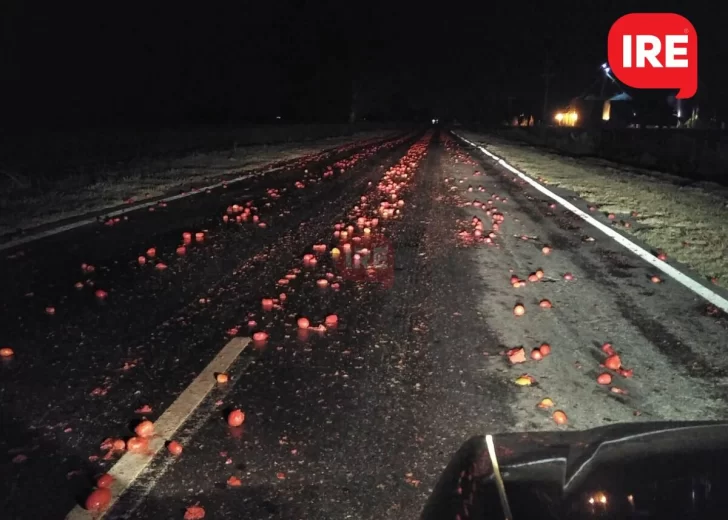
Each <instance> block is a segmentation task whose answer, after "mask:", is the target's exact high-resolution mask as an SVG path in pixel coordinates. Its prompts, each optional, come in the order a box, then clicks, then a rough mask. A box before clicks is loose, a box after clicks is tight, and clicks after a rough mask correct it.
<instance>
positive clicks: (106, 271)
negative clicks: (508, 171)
mask: <svg viewBox="0 0 728 520" xmlns="http://www.w3.org/2000/svg"><path fill="white" fill-rule="evenodd" d="M402 146H406V142H397V141H390V142H387V143H386V146H375V147H373V148H369V149H368V151H365V152H366V153H363V152H362V151H361V150H352V151H347V152H343V153H341V154H338V155H334V156H330V157H326V158H325V159H324V161H322V162H314V163H311V164H308V165H302V168H304V169H308V173H305V172H304V171H302V169H298V170H291V171H288V172H284V173H282V174H276V175H275V176H270V177H262V178H260V179H256V180H255V181H254V182H252V183H251V184H250V185H248V186H239V187H236V188H235V189H232V188H228V190H222V191H221V192H213V193H212V194H209V195H201V196H200V197H197V198H189V199H184V200H181V201H176V203H172V204H169V205H168V206H167V207H159V208H157V210H156V211H154V212H144V211H142V212H140V213H137V214H134V215H133V216H130V220H129V221H126V222H121V223H119V224H118V226H114V227H106V226H101V225H99V227H91V228H84V229H80V230H77V231H76V232H72V233H68V234H64V235H59V236H57V237H52V238H49V239H47V240H44V241H42V242H37V243H35V244H33V245H32V247H29V248H27V249H22V250H20V251H17V250H16V251H11V252H10V253H9V254H8V256H6V257H4V258H3V272H4V274H5V275H7V277H6V278H5V290H4V291H3V292H2V294H0V305H1V306H2V315H3V331H2V334H3V337H2V343H3V346H5V345H8V346H11V345H12V347H13V349H14V350H15V356H14V357H13V358H12V359H7V360H3V361H4V362H3V363H2V364H1V365H0V370H2V377H1V381H2V383H1V385H0V391H1V392H2V416H3V417H2V418H3V420H2V433H3V434H2V435H1V436H0V438H1V439H2V442H1V445H2V446H1V447H2V449H0V452H1V453H3V454H4V459H3V465H2V476H3V478H2V479H0V480H2V482H3V486H4V489H3V492H0V496H2V497H3V500H6V501H8V505H9V504H12V505H15V506H18V505H20V506H21V507H20V509H18V510H17V511H18V512H17V514H16V516H11V517H13V518H27V517H28V515H29V514H31V513H32V514H31V516H32V515H36V516H38V517H51V516H53V515H54V514H55V515H56V516H59V517H60V516H62V515H63V514H65V512H66V511H68V510H69V509H70V508H71V507H72V506H73V504H74V503H75V502H76V501H77V500H79V499H80V498H82V497H84V496H85V495H86V494H87V493H88V490H89V488H90V485H91V483H92V480H91V478H92V477H93V476H94V475H96V474H97V473H99V472H100V471H101V470H102V468H104V467H108V466H109V465H110V464H111V462H113V460H108V461H104V460H103V456H104V453H105V452H104V451H100V450H99V446H100V444H101V443H102V441H103V440H104V439H106V438H107V437H124V436H126V435H127V434H128V432H129V431H130V429H129V426H130V422H133V421H134V420H135V418H138V417H141V416H140V415H138V414H136V417H135V414H134V410H136V409H139V408H141V407H142V406H143V405H145V404H146V405H149V406H151V407H152V409H153V411H154V412H153V415H152V416H154V417H156V416H157V415H158V414H159V413H161V412H162V411H163V410H164V409H165V408H166V407H167V406H168V405H169V404H170V403H171V402H172V401H173V400H174V399H175V398H176V397H177V396H178V395H179V394H180V393H181V392H182V390H183V389H184V388H185V387H186V386H187V385H188V384H189V382H190V381H192V379H193V378H194V376H195V374H196V373H197V372H199V371H200V370H201V369H202V368H203V367H204V366H205V365H206V364H207V363H208V362H209V360H210V359H211V358H212V356H214V354H215V353H216V352H217V351H218V350H219V349H220V348H221V347H222V345H224V344H225V342H226V336H227V334H226V331H227V330H228V329H230V328H232V327H233V326H241V330H242V332H243V333H247V331H248V328H247V321H248V320H247V317H246V316H245V314H244V313H243V312H241V310H240V307H239V306H237V304H236V303H239V302H241V301H244V300H245V299H246V298H256V299H257V298H258V293H259V290H260V289H259V288H258V287H259V284H260V283H262V281H263V280H268V279H269V278H270V276H271V273H272V271H269V270H271V269H272V265H271V264H272V263H274V262H271V259H274V261H277V260H281V261H285V260H286V259H290V258H292V257H293V256H292V255H294V254H295V251H296V250H297V249H298V248H302V247H303V246H304V244H306V243H307V242H308V241H309V240H310V238H309V236H310V235H311V234H315V233H316V232H317V226H322V225H324V224H325V223H326V220H325V219H324V220H321V217H324V216H327V215H329V217H328V218H334V217H335V215H337V214H338V212H339V211H340V209H339V208H340V207H341V205H342V204H343V202H344V201H348V200H352V201H353V200H355V199H356V197H357V190H360V189H363V187H365V186H366V184H367V183H368V182H369V181H370V178H372V179H374V178H376V176H377V174H378V172H379V169H380V168H382V167H383V166H385V165H387V164H388V162H389V161H392V160H396V159H397V158H398V157H399V156H401V153H402V152H401V150H399V148H400V147H402ZM356 154H358V155H356ZM353 157H356V158H357V160H358V162H357V163H356V164H353V163H351V164H346V163H339V161H341V160H349V159H350V158H353ZM336 164H338V166H337V168H344V170H345V171H344V172H343V173H341V172H337V173H336V174H334V175H331V176H327V177H323V173H324V172H325V171H327V169H328V168H329V167H332V168H333V166H334V165H336ZM332 171H333V170H332ZM300 180H303V181H304V182H306V184H307V185H306V187H305V188H303V189H297V188H295V185H294V183H295V182H296V181H300ZM272 188H275V189H278V190H279V192H280V194H281V197H280V198H279V199H273V198H272V197H271V196H270V194H269V192H268V190H269V189H272ZM248 200H249V201H253V202H255V203H256V205H259V206H260V210H259V214H260V218H261V219H262V220H266V221H267V223H268V225H269V227H268V228H266V229H260V228H257V227H256V225H255V224H253V223H252V222H248V223H246V224H243V225H237V224H231V223H228V224H224V223H223V222H222V216H223V215H224V214H225V212H226V208H227V207H229V206H230V205H231V204H233V203H239V204H245V201H248ZM267 204H270V206H269V207H268V206H267ZM203 229H205V230H207V233H206V236H205V241H203V242H202V243H197V242H195V241H194V238H193V243H192V244H190V245H188V247H187V251H186V254H185V255H184V256H178V255H176V254H175V250H176V248H177V247H178V246H179V245H180V244H181V243H182V233H183V232H184V231H192V232H196V231H200V230H203ZM150 247H155V248H156V250H157V254H156V258H155V259H151V258H149V259H148V262H147V264H146V265H144V266H140V265H138V263H137V257H138V256H139V255H145V252H146V251H147V249H148V248H150ZM155 261H162V262H164V263H166V264H167V265H168V266H169V267H168V269H166V270H164V271H159V270H157V269H155V267H154V265H153V264H154V262H155ZM82 263H87V264H88V265H92V266H94V268H95V269H94V272H93V273H88V272H83V271H82V269H81V264H82ZM78 281H81V282H82V283H83V284H84V286H83V287H82V288H81V289H79V290H76V289H75V288H74V284H75V283H76V282H78ZM97 289H103V290H105V291H107V293H108V298H106V299H105V300H103V301H102V300H99V299H98V298H96V297H95V294H94V293H95V291H96V290H97ZM51 305H52V306H53V307H54V308H55V314H54V315H48V314H46V312H45V309H46V307H47V306H51ZM18 457H20V458H24V461H23V462H22V463H13V462H12V460H14V459H15V460H18V459H17V458H18ZM89 457H91V460H90V459H89ZM95 457H98V459H95ZM38 486H47V487H52V488H53V489H55V490H57V493H54V494H53V495H52V496H51V497H50V499H49V500H47V501H44V502H43V503H34V502H32V501H31V502H28V501H25V504H24V506H25V507H31V511H28V510H25V509H23V507H22V506H23V500H22V497H23V496H24V494H27V493H30V492H32V489H33V488H36V487H38ZM12 511H15V510H12Z"/></svg>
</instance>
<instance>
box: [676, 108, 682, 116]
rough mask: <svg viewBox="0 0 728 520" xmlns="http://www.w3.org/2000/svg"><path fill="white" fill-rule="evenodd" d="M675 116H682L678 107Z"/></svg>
mask: <svg viewBox="0 0 728 520" xmlns="http://www.w3.org/2000/svg"><path fill="white" fill-rule="evenodd" d="M677 117H682V111H681V110H680V109H678V110H677Z"/></svg>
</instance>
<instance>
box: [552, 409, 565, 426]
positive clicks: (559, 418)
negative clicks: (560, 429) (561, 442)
mask: <svg viewBox="0 0 728 520" xmlns="http://www.w3.org/2000/svg"><path fill="white" fill-rule="evenodd" d="M553 419H554V422H555V423H556V424H559V425H564V424H566V422H567V420H568V419H567V417H566V414H565V413H564V412H563V411H561V410H556V411H555V412H554V414H553Z"/></svg>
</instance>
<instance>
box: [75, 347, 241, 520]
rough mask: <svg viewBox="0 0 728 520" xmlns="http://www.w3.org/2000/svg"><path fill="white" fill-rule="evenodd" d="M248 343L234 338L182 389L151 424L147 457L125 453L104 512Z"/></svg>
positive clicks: (96, 518) (91, 518)
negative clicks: (217, 376)
mask: <svg viewBox="0 0 728 520" xmlns="http://www.w3.org/2000/svg"><path fill="white" fill-rule="evenodd" d="M248 343H250V338H233V339H232V340H230V342H228V344H227V345H225V346H224V347H223V349H222V350H221V351H220V352H218V354H217V355H216V356H215V358H214V359H213V360H212V361H211V362H210V364H209V365H207V366H206V367H205V369H204V370H203V371H202V372H200V374H199V375H198V376H197V377H196V378H195V380H194V381H192V383H191V384H190V386H188V387H187V388H185V390H184V391H183V392H182V394H180V396H179V397H178V398H177V399H176V400H175V401H174V402H173V403H172V404H171V405H170V407H169V408H167V409H166V410H165V411H164V413H163V414H162V415H161V416H160V417H159V419H157V420H156V421H154V431H155V436H154V437H153V438H152V440H151V441H150V442H149V451H150V453H149V454H148V455H139V454H135V453H126V454H124V455H123V456H122V457H121V458H120V459H119V460H118V461H117V462H116V464H114V466H113V467H112V468H111V469H110V470H109V471H108V472H107V473H108V474H109V475H111V476H112V477H114V483H113V484H112V486H111V492H112V502H111V504H110V505H109V508H108V509H107V511H108V510H110V509H111V506H112V505H113V504H114V503H115V502H116V501H117V500H118V498H119V497H120V496H121V495H122V494H123V493H124V491H126V490H127V489H128V488H129V486H130V485H131V484H132V483H133V482H134V480H135V479H136V478H137V477H138V476H139V475H140V474H141V473H142V471H144V469H145V468H146V467H147V466H148V465H149V463H151V462H152V459H153V458H154V455H156V454H157V453H158V452H159V451H160V450H161V449H162V448H163V447H164V445H165V443H166V442H167V441H168V440H170V439H171V438H172V436H173V435H174V433H175V432H176V431H177V430H178V429H179V428H180V427H181V426H182V425H183V424H184V422H185V421H186V420H187V418H188V417H189V416H190V415H191V414H192V412H194V410H195V409H196V408H197V407H198V406H199V405H200V403H202V401H203V399H204V398H205V397H206V396H207V394H209V393H210V390H212V389H213V388H214V386H215V384H216V382H215V374H216V373H217V372H225V371H226V370H227V369H228V368H230V365H232V364H233V362H234V361H235V360H236V359H237V357H238V356H239V355H240V353H241V352H242V351H243V350H244V349H245V347H246V346H247V345H248ZM182 456H184V455H182ZM103 516H104V515H103V514H101V515H94V514H92V513H90V512H89V511H86V510H85V509H84V508H82V507H81V506H76V507H74V508H73V509H72V510H71V511H70V512H69V513H68V514H67V515H66V520H100V519H101V518H102V517H103Z"/></svg>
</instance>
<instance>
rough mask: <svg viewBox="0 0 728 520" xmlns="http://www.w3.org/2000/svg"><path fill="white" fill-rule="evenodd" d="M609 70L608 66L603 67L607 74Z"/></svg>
mask: <svg viewBox="0 0 728 520" xmlns="http://www.w3.org/2000/svg"><path fill="white" fill-rule="evenodd" d="M610 70H612V69H610V68H609V67H604V72H606V73H607V74H609V71H610Z"/></svg>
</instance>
